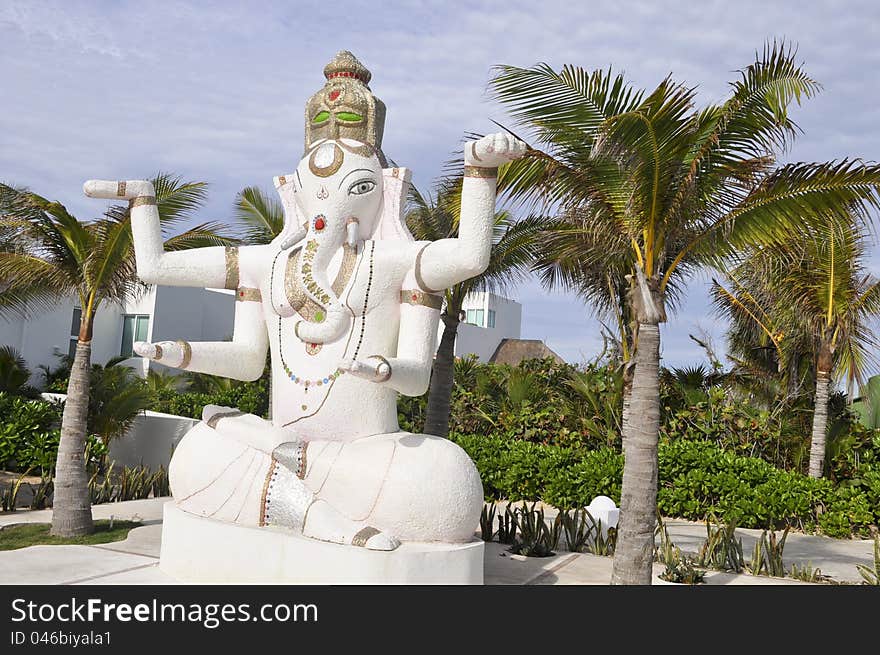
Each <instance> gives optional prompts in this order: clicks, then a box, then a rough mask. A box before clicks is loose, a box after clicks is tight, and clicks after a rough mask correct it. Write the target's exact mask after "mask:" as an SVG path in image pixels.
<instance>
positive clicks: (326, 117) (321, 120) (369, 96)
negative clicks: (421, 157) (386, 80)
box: [305, 50, 386, 166]
mask: <svg viewBox="0 0 880 655" xmlns="http://www.w3.org/2000/svg"><path fill="white" fill-rule="evenodd" d="M324 77H326V78H327V82H326V83H325V84H324V88H322V89H321V90H320V91H318V92H317V93H316V94H315V95H313V96H312V97H311V98H309V101H308V103H306V139H305V142H306V152H308V151H309V150H310V149H311V147H312V145H313V144H314V143H315V142H316V141H319V140H321V139H340V138H346V139H355V140H356V141H360V142H361V143H366V144H367V145H369V146H372V148H373V149H374V150H375V151H376V154H377V155H378V157H379V161H380V162H382V166H385V165H386V162H385V156H384V155H383V154H382V133H383V132H384V131H385V103H383V102H382V101H381V100H379V98H377V97H376V96H374V95H373V93H372V92H371V91H370V87H369V86H368V84H369V82H370V78H371V77H372V75H371V74H370V71H368V70H367V68H366V67H365V66H364V65H363V64H362V63H361V62H359V61H358V60H357V57H355V56H354V55H353V54H351V53H350V52H349V51H348V50H340V51H339V52H338V53H336V56H335V57H333V59H332V60H330V63H329V64H327V65H326V66H325V67H324Z"/></svg>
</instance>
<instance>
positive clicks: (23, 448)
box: [0, 392, 61, 471]
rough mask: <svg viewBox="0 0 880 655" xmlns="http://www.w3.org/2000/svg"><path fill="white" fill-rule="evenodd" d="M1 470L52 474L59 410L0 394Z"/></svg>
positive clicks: (36, 402) (39, 401) (58, 432)
mask: <svg viewBox="0 0 880 655" xmlns="http://www.w3.org/2000/svg"><path fill="white" fill-rule="evenodd" d="M0 416H2V417H3V420H2V421H0V468H4V469H10V470H15V471H24V470H26V469H34V470H38V469H39V470H43V471H48V470H51V469H52V468H53V467H54V466H55V457H56V455H57V454H58V440H59V438H60V431H59V429H58V428H59V425H60V423H61V406H60V405H58V404H56V403H52V402H49V401H46V400H28V399H26V398H22V397H20V396H12V395H10V394H7V393H4V392H0Z"/></svg>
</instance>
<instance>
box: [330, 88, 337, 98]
mask: <svg viewBox="0 0 880 655" xmlns="http://www.w3.org/2000/svg"><path fill="white" fill-rule="evenodd" d="M338 97H339V91H338V90H334V91H331V92H330V100H336V98H338Z"/></svg>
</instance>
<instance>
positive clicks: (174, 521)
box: [159, 502, 483, 585]
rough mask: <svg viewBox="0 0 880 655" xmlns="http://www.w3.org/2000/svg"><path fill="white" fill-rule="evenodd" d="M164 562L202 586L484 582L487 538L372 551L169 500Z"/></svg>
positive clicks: (176, 573) (174, 574) (185, 579)
mask: <svg viewBox="0 0 880 655" xmlns="http://www.w3.org/2000/svg"><path fill="white" fill-rule="evenodd" d="M159 568H160V569H161V570H162V571H163V572H164V573H166V574H167V575H170V576H171V577H173V578H175V579H177V580H180V581H181V582H193V583H202V584H319V585H326V584H483V542H482V541H473V542H470V543H466V544H435V543H414V542H408V543H404V544H403V545H402V546H400V547H399V548H398V549H397V550H394V551H391V552H382V551H373V550H367V549H365V548H356V547H353V546H340V545H338V544H330V543H326V542H323V541H316V540H314V539H306V538H304V537H297V536H293V535H291V534H290V532H288V531H284V530H281V529H276V528H253V527H246V526H241V525H234V524H231V523H223V522H220V521H214V520H212V519H207V518H203V517H200V516H196V515H194V514H190V513H188V512H184V511H183V510H182V509H180V508H179V507H177V506H176V505H175V504H174V502H169V503H167V504H166V505H165V511H164V520H163V525H162V552H161V556H160V561H159Z"/></svg>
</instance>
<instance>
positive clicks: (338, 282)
mask: <svg viewBox="0 0 880 655" xmlns="http://www.w3.org/2000/svg"><path fill="white" fill-rule="evenodd" d="M355 220H357V219H355ZM355 264H357V248H355V247H353V246H350V245H348V244H347V243H346V244H343V246H342V264H341V265H340V266H339V272H338V273H336V279H335V280H333V284H332V285H331V288H332V289H333V293H335V294H336V295H337V296H339V295H340V294H342V291H343V290H344V289H345V287H346V286H347V285H348V281H349V280H350V279H351V274H352V273H353V272H354V267H355Z"/></svg>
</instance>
